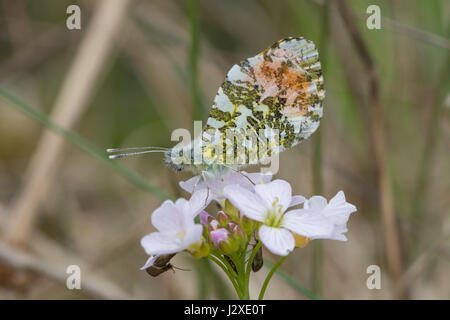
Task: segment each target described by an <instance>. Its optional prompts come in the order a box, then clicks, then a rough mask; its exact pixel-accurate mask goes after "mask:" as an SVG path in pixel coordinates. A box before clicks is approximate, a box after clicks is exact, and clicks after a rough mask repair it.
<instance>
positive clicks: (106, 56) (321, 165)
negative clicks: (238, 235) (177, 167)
mask: <svg viewBox="0 0 450 320" xmlns="http://www.w3.org/2000/svg"><path fill="white" fill-rule="evenodd" d="M71 4H77V5H78V6H79V7H80V8H81V29H80V30H68V29H67V27H66V19H67V18H68V16H69V15H70V14H67V13H66V9H67V7H68V6H69V5H71ZM372 4H375V5H378V6H379V7H380V9H381V16H382V19H381V29H380V30H369V29H368V28H367V27H366V19H367V18H368V17H369V14H367V13H366V9H367V7H368V6H369V5H372ZM346 14H347V15H346ZM343 17H344V18H343ZM449 19H450V2H448V1H444V0H442V1H438V0H429V1H424V0H393V1H375V0H371V1H365V0H351V1H338V0H336V1H333V0H330V1H326V0H322V1H319V0H315V1H314V0H281V1H269V0H248V1H242V0H241V1H238V0H187V1H182V0H178V1H176V0H170V1H164V0H151V1H150V0H149V1H143V0H141V1H139V0H134V1H133V0H104V1H100V0H98V1H87V0H86V1H81V0H79V1H66V0H40V1H32V0H29V1H24V0H17V1H13V0H1V1H0V241H1V242H0V243H1V244H0V299H16V298H25V299H60V298H62V299H80V298H99V299H105V298H106V299H109V298H135V299H185V298H193V299H195V298H208V299H209V298H220V299H227V298H234V297H235V296H234V293H233V292H232V290H231V287H230V285H229V284H228V283H227V281H226V279H223V278H222V275H221V274H220V273H219V272H218V271H217V270H216V269H215V267H213V266H210V265H209V264H207V263H204V262H199V261H196V260H194V259H191V258H190V257H188V256H187V255H185V254H179V255H177V256H176V257H175V258H174V260H173V263H174V265H176V266H179V267H181V268H186V269H192V271H180V270H177V271H175V272H171V271H169V272H166V273H164V274H163V275H161V276H159V277H158V278H151V277H149V276H148V275H147V274H146V273H145V272H143V271H140V270H139V267H140V266H141V265H142V264H143V263H144V262H145V260H146V255H145V252H144V251H143V249H142V248H141V246H140V244H139V240H140V238H141V237H142V236H143V235H145V234H147V233H149V232H151V231H153V229H152V226H151V224H150V213H151V212H152V211H153V210H154V209H155V208H157V207H158V206H159V205H160V203H161V201H162V199H164V198H165V197H179V196H187V194H185V193H183V192H181V189H180V188H179V187H178V186H177V184H178V182H179V181H180V180H185V179H187V178H189V177H190V175H189V174H188V173H174V172H171V171H169V169H167V168H166V167H165V166H164V165H163V163H162V161H161V156H160V155H157V154H155V155H149V156H142V157H137V158H130V159H124V160H119V161H116V162H112V161H109V160H106V154H105V152H104V150H105V149H106V148H111V147H115V148H119V147H131V146H162V147H170V146H172V145H174V144H175V142H172V141H170V135H171V132H172V131H173V130H174V129H176V128H186V129H189V130H190V131H192V130H193V125H192V121H193V120H203V121H205V120H206V118H207V114H208V107H209V106H210V105H211V103H212V101H213V99H214V96H215V94H216V92H217V89H218V87H219V86H220V84H221V82H222V81H223V79H224V77H225V74H226V73H227V71H228V70H229V68H230V67H231V66H232V65H233V64H235V63H238V62H239V61H241V60H242V59H244V58H246V57H251V56H254V55H256V54H257V53H259V52H260V51H263V50H264V49H266V48H267V47H268V46H270V45H271V44H272V43H274V42H276V41H278V40H280V39H282V38H285V37H289V36H294V37H295V36H303V37H306V38H308V39H310V40H313V41H314V42H315V43H316V45H317V46H318V48H319V53H320V57H321V62H322V67H323V70H324V79H325V89H326V99H325V106H324V117H323V119H322V123H321V127H320V131H319V132H317V133H315V134H314V135H313V136H312V138H311V139H310V140H309V141H307V142H304V143H302V144H301V145H299V146H296V147H295V148H293V149H292V150H289V151H286V152H283V153H282V154H281V156H280V171H279V173H278V175H277V177H278V178H281V179H286V180H288V181H289V182H290V183H291V184H292V186H293V189H294V191H295V192H296V194H302V195H305V196H307V197H309V196H311V195H313V194H323V195H324V196H326V197H327V198H331V197H332V196H334V195H335V194H336V192H337V191H339V190H341V189H342V190H344V191H345V193H346V196H347V200H348V201H349V202H351V203H353V204H355V205H356V206H357V207H358V212H357V213H355V214H354V215H352V217H351V219H350V222H349V225H348V227H349V232H348V234H347V236H348V239H349V241H348V242H346V243H340V242H339V243H338V242H333V241H320V242H318V243H316V242H317V241H314V242H313V243H311V244H310V245H308V246H307V247H306V248H304V249H297V250H296V251H295V252H294V254H292V255H291V256H290V257H289V258H288V259H287V260H286V262H285V264H284V265H283V266H282V269H283V272H284V275H285V276H281V277H274V279H273V280H272V282H271V284H270V286H269V288H268V291H267V294H266V298H268V299H270V298H271V299H304V298H308V297H309V298H311V297H313V296H312V293H313V294H314V296H317V297H320V298H325V299H391V298H404V299H449V298H450V278H449V277H448V275H447V273H448V270H449V267H450V260H449V259H450V246H449V244H450V241H449V239H450V237H449V236H450V217H449V213H450V209H449V206H450V161H449V159H450V97H449V86H450V83H449V82H450V81H449V73H450V72H449V71H450V68H449V62H448V58H449V49H450V41H449V31H450V30H449ZM355 32H356V35H355ZM358 39H359V40H360V41H359V42H358ZM355 44H356V45H355ZM358 45H362V47H363V50H362V51H361V47H358ZM367 59H368V60H367ZM371 66H373V69H371ZM371 70H374V71H375V73H376V76H375V77H372V74H371ZM374 88H375V94H374V92H373V90H374ZM377 99H379V103H377ZM377 125H378V127H377ZM61 127H62V128H64V129H61ZM49 129H51V130H53V131H49ZM45 132H46V133H45ZM49 132H52V133H49ZM55 132H56V134H55ZM62 141H64V142H63V143H61V142H62ZM380 141H381V142H380ZM380 143H381V146H382V147H381V149H380V148H379V146H380ZM380 159H381V160H380ZM380 164H381V166H380ZM256 169H257V168H253V171H255V170H256ZM390 213H391V218H392V217H393V218H392V219H390V218H389V217H390ZM264 256H265V259H266V261H268V262H274V261H276V260H275V259H276V257H274V256H271V255H270V254H269V253H268V252H265V253H264ZM72 264H76V265H80V266H81V271H82V287H83V289H82V290H80V291H77V290H68V289H67V288H66V280H65V279H66V277H67V276H68V275H67V274H66V267H67V266H69V265H72ZM369 265H378V266H380V268H381V276H382V280H381V289H380V290H369V289H368V288H367V286H366V280H367V278H368V277H369V274H367V273H366V269H367V267H368V266H369ZM267 271H268V270H267V269H263V270H262V271H260V272H259V273H257V274H254V276H253V279H252V283H251V288H253V291H252V292H253V294H256V292H257V291H258V290H259V287H260V286H261V284H262V281H263V280H264V276H265V275H266V274H267ZM286 276H287V277H286ZM305 290H307V291H305ZM305 292H306V295H305ZM310 292H312V293H310Z"/></svg>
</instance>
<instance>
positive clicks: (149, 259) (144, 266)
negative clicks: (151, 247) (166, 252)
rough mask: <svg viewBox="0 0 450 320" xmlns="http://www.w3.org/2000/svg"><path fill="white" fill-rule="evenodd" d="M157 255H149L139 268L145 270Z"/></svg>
mask: <svg viewBox="0 0 450 320" xmlns="http://www.w3.org/2000/svg"><path fill="white" fill-rule="evenodd" d="M158 257H159V256H150V257H149V258H148V259H147V261H146V262H145V264H144V265H143V266H142V267H141V270H145V269H147V268H150V267H151V266H152V265H153V264H154V263H155V261H156V259H158Z"/></svg>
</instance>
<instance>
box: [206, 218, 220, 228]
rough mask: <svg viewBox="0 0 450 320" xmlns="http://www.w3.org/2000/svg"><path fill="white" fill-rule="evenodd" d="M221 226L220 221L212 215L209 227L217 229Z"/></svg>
mask: <svg viewBox="0 0 450 320" xmlns="http://www.w3.org/2000/svg"><path fill="white" fill-rule="evenodd" d="M219 228H220V223H219V221H217V220H216V219H214V218H213V217H211V219H210V221H209V222H208V229H209V230H210V231H213V230H217V229H219Z"/></svg>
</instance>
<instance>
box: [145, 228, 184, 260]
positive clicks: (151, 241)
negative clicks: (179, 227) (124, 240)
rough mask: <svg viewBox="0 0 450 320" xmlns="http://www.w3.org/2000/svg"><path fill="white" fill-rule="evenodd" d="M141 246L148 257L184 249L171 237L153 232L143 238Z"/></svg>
mask: <svg viewBox="0 0 450 320" xmlns="http://www.w3.org/2000/svg"><path fill="white" fill-rule="evenodd" d="M141 245H142V247H144V250H145V252H146V253H147V254H148V255H162V254H169V253H175V252H179V251H182V250H184V249H185V248H184V247H183V246H182V245H180V243H177V242H176V241H175V239H174V237H173V236H169V235H167V234H162V233H160V232H153V233H150V234H148V235H146V236H145V237H143V238H142V239H141Z"/></svg>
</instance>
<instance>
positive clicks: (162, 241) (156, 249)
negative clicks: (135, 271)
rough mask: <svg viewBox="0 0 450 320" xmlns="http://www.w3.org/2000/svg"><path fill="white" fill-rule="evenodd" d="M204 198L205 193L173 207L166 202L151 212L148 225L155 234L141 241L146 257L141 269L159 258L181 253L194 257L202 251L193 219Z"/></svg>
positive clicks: (201, 208) (196, 225)
mask: <svg viewBox="0 0 450 320" xmlns="http://www.w3.org/2000/svg"><path fill="white" fill-rule="evenodd" d="M205 197H206V192H204V191H199V193H197V192H196V193H194V195H193V196H192V197H191V199H190V200H189V201H187V200H185V199H178V200H177V201H176V202H175V203H173V202H172V201H170V200H167V201H164V203H163V204H162V205H161V206H160V207H159V208H158V209H156V210H155V211H154V212H153V215H152V218H151V220H152V224H153V225H154V226H155V228H156V229H157V230H158V231H157V232H152V233H150V234H148V235H146V236H144V237H143V238H142V239H141V245H142V247H143V248H144V250H145V252H146V253H147V254H148V255H150V258H149V259H148V261H147V262H146V264H145V266H144V267H146V268H148V267H150V266H151V265H153V263H154V261H155V260H156V258H157V256H159V255H163V254H171V253H176V252H180V251H183V250H188V251H193V252H191V253H194V251H198V250H199V248H202V246H201V242H202V233H203V226H202V225H201V224H196V223H195V222H194V218H195V216H197V215H198V214H199V213H200V211H201V210H203V208H204V199H205ZM194 255H195V254H194ZM144 267H143V268H144Z"/></svg>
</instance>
